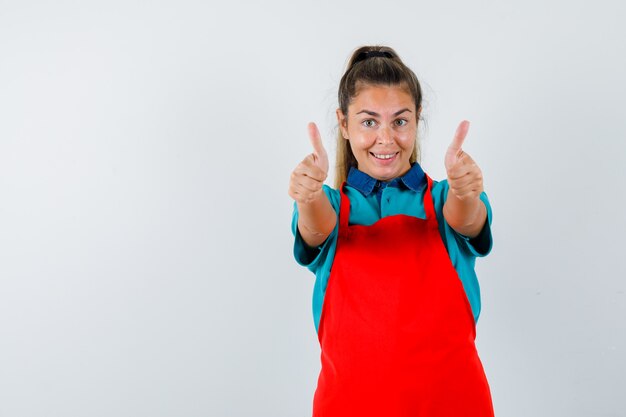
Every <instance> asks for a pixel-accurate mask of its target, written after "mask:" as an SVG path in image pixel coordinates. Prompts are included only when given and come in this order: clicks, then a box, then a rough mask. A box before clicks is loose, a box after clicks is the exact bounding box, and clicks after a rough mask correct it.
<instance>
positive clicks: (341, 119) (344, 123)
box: [336, 109, 348, 139]
mask: <svg viewBox="0 0 626 417" xmlns="http://www.w3.org/2000/svg"><path fill="white" fill-rule="evenodd" d="M336 114H337V123H338V124H339V129H341V136H343V138H344V139H348V120H347V119H346V116H345V115H344V114H343V112H342V111H341V109H337V111H336Z"/></svg>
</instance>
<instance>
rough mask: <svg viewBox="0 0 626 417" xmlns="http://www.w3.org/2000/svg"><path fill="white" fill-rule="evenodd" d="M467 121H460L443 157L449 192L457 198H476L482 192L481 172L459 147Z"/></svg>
mask: <svg viewBox="0 0 626 417" xmlns="http://www.w3.org/2000/svg"><path fill="white" fill-rule="evenodd" d="M468 130H469V122H468V121H467V120H464V121H462V122H461V123H460V124H459V127H458V128H457V130H456V133H455V135H454V138H453V139H452V143H451V144H450V146H449V147H448V151H447V152H446V157H445V165H446V174H447V176H448V185H449V186H450V190H449V192H450V193H452V194H453V195H454V196H455V197H457V198H458V199H459V200H471V199H473V198H478V197H479V196H480V193H482V192H483V173H482V171H481V170H480V167H479V166H478V165H477V164H476V162H474V160H473V159H472V157H471V156H469V155H468V154H467V153H465V152H464V151H463V149H461V147H462V146H463V141H465V136H467V131H468Z"/></svg>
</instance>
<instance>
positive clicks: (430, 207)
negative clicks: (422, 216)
mask: <svg viewBox="0 0 626 417" xmlns="http://www.w3.org/2000/svg"><path fill="white" fill-rule="evenodd" d="M424 175H425V176H426V191H425V192H424V212H426V220H429V221H433V220H434V221H435V223H437V217H436V216H435V206H434V204H433V196H432V194H431V189H432V188H433V180H432V179H431V178H430V177H429V176H428V174H426V173H424Z"/></svg>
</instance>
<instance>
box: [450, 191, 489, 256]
mask: <svg viewBox="0 0 626 417" xmlns="http://www.w3.org/2000/svg"><path fill="white" fill-rule="evenodd" d="M440 184H441V186H442V187H443V190H442V191H443V193H442V195H443V200H442V204H443V203H445V201H446V199H447V198H448V191H449V184H448V180H443V181H441V183H440ZM479 198H480V200H481V201H482V202H483V203H484V204H485V207H486V208H487V221H486V222H485V225H484V226H483V228H482V230H481V231H480V233H479V234H478V236H476V237H474V238H470V237H468V236H465V235H462V234H461V233H459V232H457V231H456V230H454V229H453V228H452V227H450V226H449V225H448V223H447V222H446V227H447V228H449V229H450V230H451V231H452V234H453V235H454V238H455V240H456V241H457V243H458V246H459V248H460V249H461V250H462V251H464V252H466V253H468V254H470V255H472V256H475V257H484V256H487V255H488V254H489V252H491V248H492V247H493V238H492V235H491V217H492V213H491V204H490V203H489V198H488V197H487V194H486V193H485V192H484V191H483V192H482V193H480V196H479ZM442 208H443V205H442ZM442 218H443V214H442ZM444 221H445V218H444Z"/></svg>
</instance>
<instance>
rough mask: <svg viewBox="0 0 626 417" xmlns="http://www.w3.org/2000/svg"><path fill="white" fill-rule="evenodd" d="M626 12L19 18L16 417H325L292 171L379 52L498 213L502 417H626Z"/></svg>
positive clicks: (10, 212) (3, 203) (308, 8)
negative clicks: (370, 55)
mask: <svg viewBox="0 0 626 417" xmlns="http://www.w3.org/2000/svg"><path fill="white" fill-rule="evenodd" d="M625 18H626V9H625V6H623V3H620V2H618V1H617V0H616V1H612V2H611V1H594V2H583V1H558V2H554V1H553V2H549V1H548V2H546V1H524V2H522V1H518V2H498V1H487V0H485V1H479V2H468V1H439V2H434V1H428V2H425V1H411V2H409V1H407V2H394V1H385V2H381V1H379V2H373V1H356V0H351V1H346V2H330V1H322V2H311V1H308V2H295V1H283V2H281V1H277V0H267V1H264V2H252V1H250V2H248V3H242V2H240V3H238V2H230V3H226V2H222V4H219V5H217V4H214V3H212V2H202V1H160V2H139V1H101V2H79V1H55V2H32V1H30V2H29V1H11V2H9V1H0V416H1V417H24V416H46V417H49V416H64V417H65V416H81V417H82V416H151V417H156V416H254V417H257V416H268V417H280V416H285V417H287V416H289V417H291V416H308V415H310V412H311V403H312V398H313V392H314V389H315V386H316V382H317V375H318V372H319V344H318V342H317V338H316V334H315V328H314V323H313V317H312V311H311V296H312V289H313V282H314V277H313V275H312V274H311V273H310V272H309V271H307V270H306V269H304V268H301V267H299V266H298V265H297V264H296V263H295V261H294V259H293V256H292V250H293V238H292V235H291V231H290V222H291V214H292V201H291V200H290V198H289V196H288V195H287V185H288V180H289V174H290V172H291V170H292V169H293V168H294V167H295V165H296V164H297V163H298V162H299V161H300V160H301V159H302V158H303V157H304V156H305V155H306V154H307V153H309V152H311V148H310V145H309V141H308V136H307V131H306V124H307V122H309V121H315V122H317V123H318V125H319V127H320V130H321V132H322V135H323V137H324V141H325V144H326V147H327V149H328V150H329V152H330V153H331V158H332V154H334V132H335V130H334V129H335V120H334V111H335V108H336V106H337V101H336V100H337V99H336V92H337V85H338V83H339V79H340V77H341V74H342V72H343V70H344V68H345V64H346V62H347V59H348V57H349V55H350V53H351V52H352V51H353V50H354V49H355V48H356V47H358V46H360V45H364V44H383V45H388V46H391V47H393V48H395V49H396V51H397V52H398V53H399V54H400V56H401V57H402V58H403V60H404V61H405V62H406V63H407V64H408V65H409V66H410V67H411V68H412V69H413V70H414V71H415V72H416V74H417V75H418V77H419V79H420V80H421V82H422V86H423V88H424V95H425V102H424V107H425V109H424V114H423V116H424V118H425V119H426V120H427V126H426V125H424V126H423V127H422V130H421V131H420V134H421V140H422V147H423V152H424V153H423V157H422V166H423V167H424V169H425V170H426V172H428V173H429V174H430V175H431V176H432V177H433V178H434V179H437V180H441V179H444V178H445V169H444V165H443V156H444V154H445V149H446V147H447V146H448V144H449V143H450V141H451V140H452V136H453V134H454V131H455V129H456V127H457V125H458V123H459V122H460V121H461V120H463V119H467V120H470V121H471V126H470V130H469V134H468V136H467V139H466V142H465V147H464V149H465V151H466V152H468V153H469V154H470V155H471V156H472V157H473V158H474V159H475V160H476V161H477V162H478V164H479V165H480V167H481V169H482V170H483V174H484V177H485V180H484V183H485V191H486V192H487V194H488V196H489V198H490V201H491V204H492V208H493V225H492V230H493V235H494V247H493V251H492V252H491V254H490V255H489V256H488V257H486V258H483V259H479V260H478V261H477V273H478V276H479V280H480V283H481V288H482V296H483V310H482V314H481V317H480V320H479V322H478V328H477V329H478V338H477V343H478V349H479V353H480V355H481V359H482V361H483V364H484V366H485V370H486V373H487V376H488V379H489V382H490V385H491V389H492V394H493V398H494V406H495V409H496V415H497V416H499V417H518V416H519V417H526V416H534V417H544V416H545V417H555V416H568V417H572V416H580V417H588V416H603V417H609V416H625V415H626V399H625V397H624V392H625V391H624V389H625V388H624V387H625V386H626V323H625V322H624V317H626V293H625V292H626V284H625V282H624V281H625V277H626V268H625V267H624V263H623V256H624V249H625V244H624V233H625V232H626V220H625V219H624V214H623V212H624V206H625V203H626V198H625V197H624V192H625V186H624V184H625V181H626V171H625V169H624V166H625V163H626V145H625V139H626V122H625V118H624V115H625V110H626V106H625V105H624V97H625V95H626V83H625V82H624V75H625V74H626V47H625V42H624V39H626V30H625V29H624V26H623V25H624V23H623V22H624V20H625Z"/></svg>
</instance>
